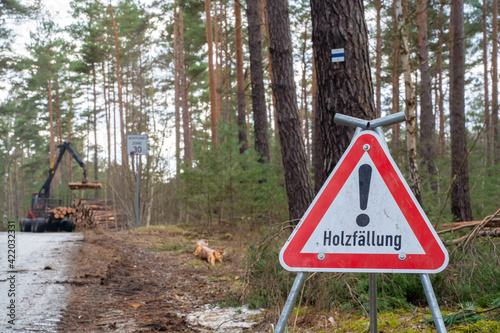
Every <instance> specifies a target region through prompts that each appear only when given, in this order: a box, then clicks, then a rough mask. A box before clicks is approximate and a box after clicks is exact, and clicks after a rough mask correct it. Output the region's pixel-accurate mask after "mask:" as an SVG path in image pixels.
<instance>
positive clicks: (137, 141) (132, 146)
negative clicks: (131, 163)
mask: <svg viewBox="0 0 500 333" xmlns="http://www.w3.org/2000/svg"><path fill="white" fill-rule="evenodd" d="M127 154H129V155H147V154H148V136H147V135H146V134H128V135H127Z"/></svg>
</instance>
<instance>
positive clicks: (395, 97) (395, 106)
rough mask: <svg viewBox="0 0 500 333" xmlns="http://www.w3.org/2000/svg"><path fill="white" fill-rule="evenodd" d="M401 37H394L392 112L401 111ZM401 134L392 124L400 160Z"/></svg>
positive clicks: (397, 126)
mask: <svg viewBox="0 0 500 333" xmlns="http://www.w3.org/2000/svg"><path fill="white" fill-rule="evenodd" d="M397 1H398V0H394V1H393V3H392V15H393V20H394V35H395V36H398V33H399V30H398V23H397V17H396V2H397ZM400 43H401V42H400V40H399V38H394V47H393V55H392V111H391V113H392V114H394V113H398V112H399V68H400V49H399V44H400ZM400 135H401V127H400V125H399V124H394V125H392V146H393V148H394V151H395V152H396V160H399V155H400V154H399V137H400Z"/></svg>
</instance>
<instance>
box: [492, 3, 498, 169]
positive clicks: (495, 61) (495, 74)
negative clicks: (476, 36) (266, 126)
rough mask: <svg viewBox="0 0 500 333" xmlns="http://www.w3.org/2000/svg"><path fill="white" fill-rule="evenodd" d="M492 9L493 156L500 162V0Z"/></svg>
mask: <svg viewBox="0 0 500 333" xmlns="http://www.w3.org/2000/svg"><path fill="white" fill-rule="evenodd" d="M491 9H492V12H493V13H494V15H492V16H493V21H492V26H493V32H492V34H491V39H492V41H493V48H492V53H491V76H492V80H491V94H492V98H491V130H492V136H493V146H494V153H493V156H494V160H495V164H498V163H499V162H500V141H499V137H498V0H493V3H492V8H491Z"/></svg>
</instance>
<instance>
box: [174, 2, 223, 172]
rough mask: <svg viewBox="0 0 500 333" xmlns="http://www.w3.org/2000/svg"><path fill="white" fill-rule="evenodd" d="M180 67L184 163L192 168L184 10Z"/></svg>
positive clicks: (181, 21) (180, 19)
mask: <svg viewBox="0 0 500 333" xmlns="http://www.w3.org/2000/svg"><path fill="white" fill-rule="evenodd" d="M179 66H180V67H179V69H180V72H179V80H180V90H181V105H182V131H183V138H184V163H186V165H187V166H191V162H192V160H193V142H192V138H191V117H190V115H189V103H188V83H187V77H186V64H185V63H184V14H183V12H182V8H179ZM216 134H217V133H216Z"/></svg>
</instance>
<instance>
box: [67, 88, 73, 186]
mask: <svg viewBox="0 0 500 333" xmlns="http://www.w3.org/2000/svg"><path fill="white" fill-rule="evenodd" d="M72 117H73V86H71V89H70V96H69V112H68V115H67V117H66V118H67V119H66V121H67V127H68V136H67V139H66V140H67V141H68V142H71V139H72V138H71V134H72V126H71V125H72ZM72 162H73V156H71V155H70V154H68V156H66V170H67V174H68V181H71V180H72V179H71V177H72V175H73V168H72V166H71V165H72Z"/></svg>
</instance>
